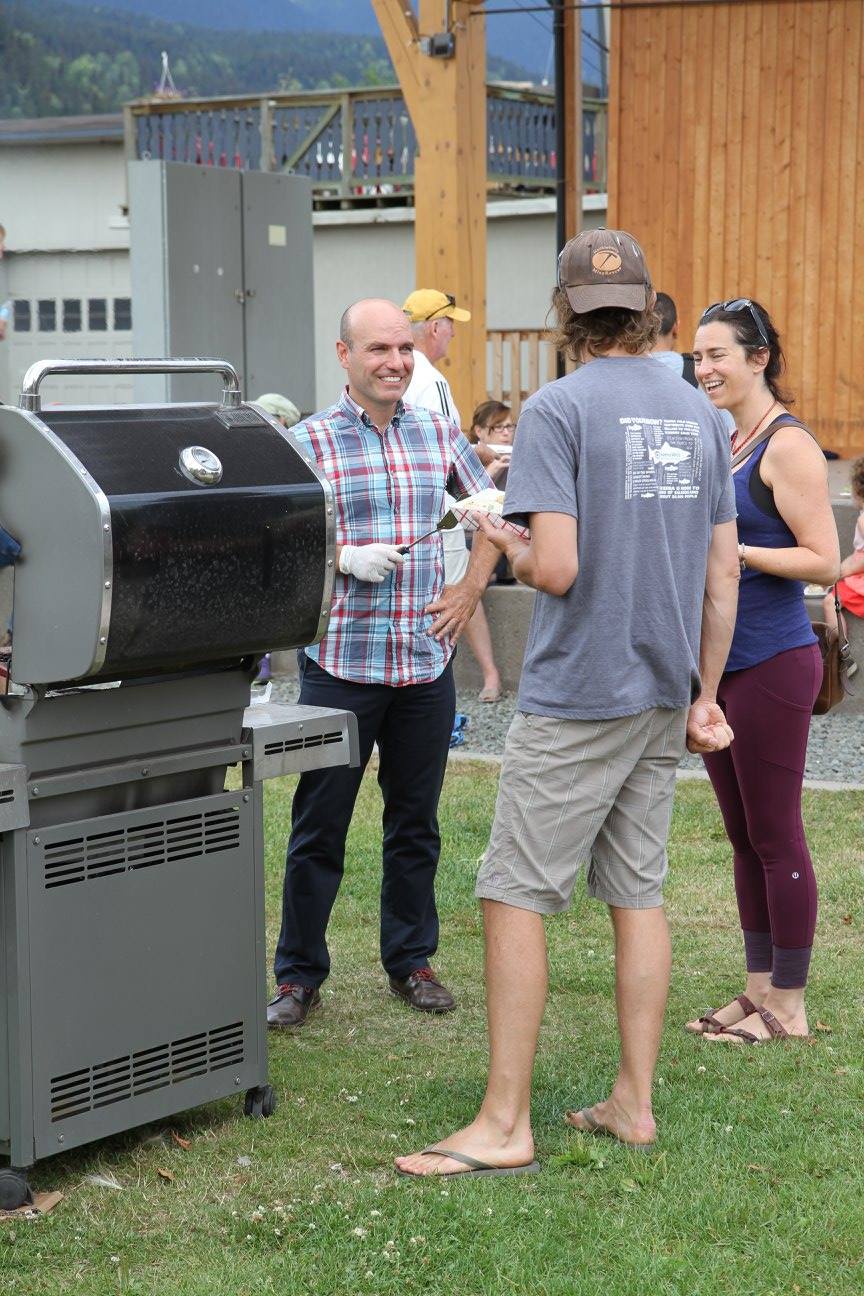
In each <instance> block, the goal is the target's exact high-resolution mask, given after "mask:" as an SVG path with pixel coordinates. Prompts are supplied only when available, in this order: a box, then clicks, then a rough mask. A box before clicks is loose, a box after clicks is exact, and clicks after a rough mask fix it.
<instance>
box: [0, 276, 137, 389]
mask: <svg viewBox="0 0 864 1296" xmlns="http://www.w3.org/2000/svg"><path fill="white" fill-rule="evenodd" d="M6 268H7V296H8V298H9V301H10V304H11V318H10V320H9V322H8V325H7V333H6V343H5V345H6V346H7V347H8V351H7V355H6V360H7V363H8V381H7V383H6V399H7V400H9V401H13V402H14V401H15V400H16V399H17V395H18V392H19V391H20V390H21V380H22V378H23V376H24V373H25V372H26V370H27V368H28V367H29V366H30V365H31V364H33V363H34V361H36V360H50V359H56V358H60V359H63V360H84V359H87V360H92V359H112V360H113V359H118V358H120V357H126V356H131V355H132V297H131V289H130V284H129V254H128V253H127V252H62V253H53V252H51V253H49V252H37V253H20V254H18V255H14V256H10V257H9V258H8V260H7V261H6ZM132 383H133V380H132V378H131V377H130V378H116V379H112V378H110V377H97V378H93V377H86V376H84V377H80V378H76V377H67V376H60V377H57V378H46V380H45V382H44V383H43V384H42V388H41V395H42V402H43V404H44V405H46V406H47V405H50V404H64V405H66V404H69V405H90V404H100V405H102V404H106V405H108V404H116V403H119V402H126V401H131V400H132Z"/></svg>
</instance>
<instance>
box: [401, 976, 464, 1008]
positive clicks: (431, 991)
mask: <svg viewBox="0 0 864 1296" xmlns="http://www.w3.org/2000/svg"><path fill="white" fill-rule="evenodd" d="M390 990H391V992H392V993H393V994H394V995H396V996H397V997H398V998H399V999H404V1000H405V1002H406V1003H407V1004H409V1005H410V1007H412V1008H416V1009H417V1010H418V1012H428V1013H445V1012H452V1011H453V1009H454V1008H455V1007H456V1000H455V999H454V998H453V996H452V994H451V993H450V991H449V990H448V989H447V987H446V986H444V985H442V984H441V982H440V981H439V980H438V979H437V978H436V976H435V973H434V972H433V971H432V969H431V968H430V967H423V968H415V969H414V971H413V972H412V973H411V974H410V975H409V976H408V977H406V978H405V980H404V981H397V979H396V977H391V978H390Z"/></svg>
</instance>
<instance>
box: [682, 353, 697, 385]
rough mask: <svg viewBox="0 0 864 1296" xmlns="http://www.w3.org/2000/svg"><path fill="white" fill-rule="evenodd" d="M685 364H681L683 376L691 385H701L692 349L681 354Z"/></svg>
mask: <svg viewBox="0 0 864 1296" xmlns="http://www.w3.org/2000/svg"><path fill="white" fill-rule="evenodd" d="M681 359H682V360H683V362H684V363H683V365H682V366H681V377H682V378H683V379H684V381H685V382H688V383H689V384H690V386H691V387H698V386H699V379H698V378H697V377H696V361H695V360H694V359H693V352H692V351H684V352H683V353H682V355H681Z"/></svg>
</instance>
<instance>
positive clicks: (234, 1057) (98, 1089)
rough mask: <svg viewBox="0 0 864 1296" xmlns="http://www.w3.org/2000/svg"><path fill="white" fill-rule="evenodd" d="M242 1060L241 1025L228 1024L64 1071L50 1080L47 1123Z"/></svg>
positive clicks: (162, 1087)
mask: <svg viewBox="0 0 864 1296" xmlns="http://www.w3.org/2000/svg"><path fill="white" fill-rule="evenodd" d="M244 1056H245V1055H244V1049H243V1023H242V1022H232V1023H231V1024H230V1025H229V1026H217V1027H216V1028H215V1029H214V1030H211V1031H201V1033H200V1034H198V1035H187V1036H185V1037H184V1038H183V1039H178V1040H172V1042H171V1043H170V1044H159V1045H156V1046H155V1047H153V1048H148V1049H141V1050H140V1052H138V1053H132V1054H127V1055H126V1056H124V1057H117V1058H111V1060H110V1061H108V1062H99V1063H97V1064H96V1065H95V1066H92V1067H84V1068H83V1069H82V1070H80V1071H70V1072H68V1073H67V1074H66V1075H60V1076H55V1077H54V1078H53V1080H52V1081H51V1120H52V1122H53V1121H62V1120H69V1119H70V1117H72V1116H81V1115H83V1113H84V1112H88V1111H96V1110H98V1108H100V1107H109V1106H111V1105H112V1104H113V1103H118V1102H125V1101H126V1100H127V1099H129V1098H137V1097H138V1096H139V1095H140V1094H145V1093H151V1092H152V1091H153V1090H154V1089H164V1088H165V1086H166V1085H171V1084H177V1083H179V1082H180V1081H181V1080H189V1079H191V1078H192V1076H200V1075H207V1074H208V1073H209V1072H211V1071H221V1070H222V1069H223V1067H234V1066H240V1065H241V1064H242V1063H243V1060H244Z"/></svg>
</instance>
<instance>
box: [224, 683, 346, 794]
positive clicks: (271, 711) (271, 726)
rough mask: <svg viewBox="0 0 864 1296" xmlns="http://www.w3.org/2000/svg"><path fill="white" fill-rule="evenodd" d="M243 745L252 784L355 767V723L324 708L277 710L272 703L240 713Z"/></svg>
mask: <svg viewBox="0 0 864 1296" xmlns="http://www.w3.org/2000/svg"><path fill="white" fill-rule="evenodd" d="M243 741H244V743H248V744H249V746H250V747H251V749H252V778H253V780H254V781H256V782H257V781H259V780H262V779H268V778H278V777H279V776H280V775H282V774H301V773H304V772H305V771H306V770H313V769H328V768H331V767H333V766H336V765H348V766H351V767H352V768H353V767H356V766H357V765H358V764H359V761H360V755H359V743H358V738H357V717H356V716H355V715H354V714H353V713H352V712H351V711H338V710H332V709H330V708H329V707H310V706H282V705H280V704H279V703H276V702H268V703H266V704H263V705H258V706H250V707H247V708H246V711H245V713H244V716H243Z"/></svg>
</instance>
